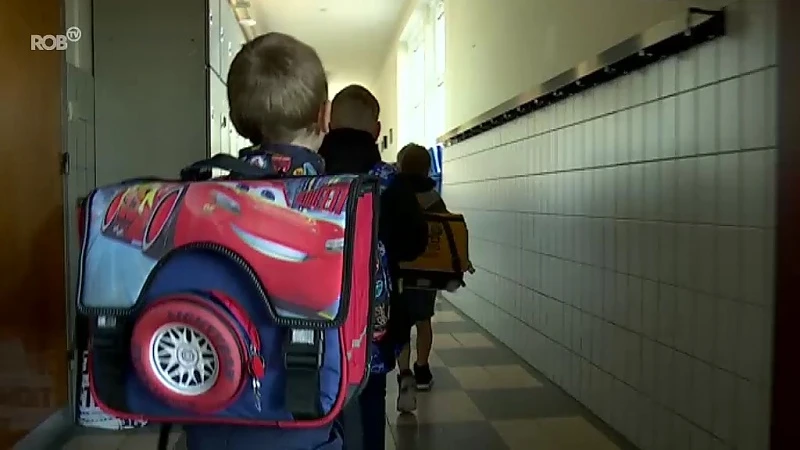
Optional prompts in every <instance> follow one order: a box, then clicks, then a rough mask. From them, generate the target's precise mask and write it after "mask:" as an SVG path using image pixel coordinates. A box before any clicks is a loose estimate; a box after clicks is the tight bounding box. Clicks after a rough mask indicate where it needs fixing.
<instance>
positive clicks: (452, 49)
mask: <svg viewBox="0 0 800 450" xmlns="http://www.w3.org/2000/svg"><path fill="white" fill-rule="evenodd" d="M726 2H727V1H726V0H669V1H660V0H499V1H498V0H445V18H446V22H447V32H446V35H447V38H446V41H447V52H446V53H447V75H446V78H445V80H446V82H445V84H446V86H447V92H448V93H452V94H453V95H450V94H448V95H447V102H446V103H447V106H446V124H447V127H446V128H447V129H448V130H450V129H452V128H455V127H457V126H460V125H461V124H463V123H464V122H466V121H468V120H470V119H472V118H473V117H476V116H478V115H479V114H481V113H483V112H484V111H487V110H489V109H491V108H493V107H495V106H497V105H499V104H501V103H503V102H504V101H506V100H508V99H510V98H512V97H514V96H515V95H517V94H519V93H520V92H522V91H524V90H526V89H529V88H530V87H532V86H534V85H538V84H539V83H541V82H543V81H546V80H548V79H550V78H551V77H553V76H555V75H557V74H558V73H560V72H562V71H564V70H567V69H570V68H572V67H573V66H575V65H576V64H577V63H579V62H581V61H583V60H584V59H586V58H588V57H590V56H594V55H596V54H597V53H599V52H601V51H603V50H605V49H607V48H609V47H611V46H613V45H616V44H618V43H619V42H621V41H622V40H624V39H627V38H628V37H630V36H632V35H633V34H635V33H638V32H640V31H642V30H645V29H647V28H649V27H650V26H652V25H655V24H657V23H659V22H661V21H663V20H665V19H669V18H672V17H674V16H675V15H676V14H678V13H680V12H682V11H684V10H685V8H686V7H687V6H688V5H689V4H691V5H692V6H706V7H711V6H716V5H719V4H722V3H726Z"/></svg>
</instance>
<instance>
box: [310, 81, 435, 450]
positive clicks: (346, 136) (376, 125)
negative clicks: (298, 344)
mask: <svg viewBox="0 0 800 450" xmlns="http://www.w3.org/2000/svg"><path fill="white" fill-rule="evenodd" d="M379 114H380V106H379V104H378V100H377V99H376V98H375V96H373V95H372V93H370V92H369V91H368V90H367V89H366V88H364V87H363V86H358V85H351V86H348V87H346V88H344V89H342V90H341V91H340V92H339V93H338V94H336V96H335V97H334V98H333V102H332V105H331V123H330V125H331V130H330V133H328V135H327V136H325V141H324V142H323V144H322V147H321V148H320V150H319V153H320V155H322V157H323V158H325V166H326V168H327V173H328V174H331V175H336V174H352V173H356V174H372V175H374V176H377V177H379V178H380V179H381V190H382V193H381V205H380V218H379V225H378V236H379V237H380V248H382V249H383V250H385V251H384V252H382V255H381V256H382V258H381V264H380V268H381V270H380V272H381V275H382V276H381V277H380V279H381V282H380V283H379V284H378V286H376V291H377V294H378V296H377V297H378V298H376V313H375V318H376V320H375V325H376V326H375V329H374V332H373V341H372V345H371V348H372V358H371V371H372V373H371V374H370V376H369V382H368V383H367V386H366V387H365V388H364V390H363V391H362V392H361V395H360V396H359V398H358V403H357V404H353V405H352V406H353V409H351V411H350V412H351V413H352V412H353V410H355V412H356V413H357V414H350V415H349V417H346V418H345V421H344V423H345V429H346V430H347V442H346V446H347V447H348V450H355V449H359V448H363V449H365V450H381V449H383V448H384V445H385V432H386V379H387V374H388V373H389V372H391V371H392V370H393V369H394V366H395V359H396V358H395V356H396V352H398V351H399V350H400V348H402V347H403V346H405V345H407V343H408V341H409V340H410V334H411V327H412V323H411V322H410V321H409V320H408V319H407V316H408V314H406V311H405V308H404V307H403V305H402V304H399V302H400V298H399V297H400V296H399V286H398V283H397V280H398V278H397V277H396V273H397V270H398V267H399V265H400V264H401V263H403V262H407V261H413V260H415V259H416V258H418V257H419V256H420V255H422V254H423V253H424V251H425V246H426V245H427V243H428V228H427V224H426V222H425V219H424V217H423V214H422V210H421V209H420V208H419V205H418V204H417V200H416V198H415V195H414V191H413V190H412V189H411V188H410V186H408V185H407V184H406V183H404V182H403V180H402V177H399V176H398V175H397V174H396V169H395V168H393V167H391V166H390V165H389V164H386V163H383V162H382V161H381V154H380V150H379V149H378V145H377V144H376V141H377V139H378V136H379V135H380V127H381V125H380V122H379V121H378V116H379ZM354 403H355V402H354ZM358 415H360V416H361V417H360V418H358V417H356V416H358ZM357 434H360V436H356V435H357ZM351 435H352V436H353V438H352V439H351Z"/></svg>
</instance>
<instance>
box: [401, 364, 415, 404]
mask: <svg viewBox="0 0 800 450" xmlns="http://www.w3.org/2000/svg"><path fill="white" fill-rule="evenodd" d="M397 385H398V386H399V389H398V392H397V410H398V411H399V412H401V413H410V412H413V411H416V410H417V389H416V386H415V385H416V381H415V379H414V372H412V371H410V370H406V371H403V372H401V373H400V374H398V375H397Z"/></svg>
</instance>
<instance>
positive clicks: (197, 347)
mask: <svg viewBox="0 0 800 450" xmlns="http://www.w3.org/2000/svg"><path fill="white" fill-rule="evenodd" d="M243 348H244V345H243V338H242V337H241V335H240V334H239V332H238V329H237V327H236V324H235V323H234V322H233V320H232V319H231V318H230V317H228V316H227V315H226V314H225V313H224V312H222V311H221V310H220V309H219V308H217V307H215V306H214V305H211V304H203V302H202V301H197V300H191V299H182V298H168V299H163V300H159V301H157V302H155V303H153V304H152V305H150V306H149V307H148V308H147V309H145V311H144V312H143V313H142V314H141V315H140V317H139V319H138V320H137V321H136V324H135V325H134V328H133V334H132V336H131V352H132V357H133V361H134V366H135V369H136V373H137V375H138V377H139V378H140V379H141V380H142V381H143V382H144V384H145V385H146V386H147V388H148V389H149V390H150V391H151V392H152V393H153V394H154V395H156V396H157V397H158V398H160V399H161V400H163V401H165V402H166V403H168V404H170V405H171V406H174V407H177V408H180V409H184V410H190V411H194V412H199V413H209V412H214V411H218V410H220V409H223V408H225V407H226V406H228V405H229V404H230V403H231V402H233V401H234V400H235V399H236V397H237V396H238V394H239V392H240V391H241V387H242V385H243V381H244V379H245V377H246V372H245V371H244V370H245V367H244V364H243V363H242V361H244V359H245V353H244V352H243Z"/></svg>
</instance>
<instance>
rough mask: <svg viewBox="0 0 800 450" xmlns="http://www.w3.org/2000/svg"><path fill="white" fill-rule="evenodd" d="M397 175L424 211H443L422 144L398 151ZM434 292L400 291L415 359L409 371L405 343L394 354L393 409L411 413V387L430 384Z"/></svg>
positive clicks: (413, 404) (408, 349)
mask: <svg viewBox="0 0 800 450" xmlns="http://www.w3.org/2000/svg"><path fill="white" fill-rule="evenodd" d="M397 162H398V168H399V171H400V173H399V174H398V175H397V176H398V177H402V178H404V179H405V182H406V183H407V184H408V185H409V186H412V188H413V190H414V192H415V193H416V196H417V201H418V202H419V205H420V206H421V207H422V209H423V210H424V211H426V212H434V213H446V212H447V207H446V206H445V203H444V200H443V199H442V197H441V196H440V195H439V193H438V192H436V190H435V187H436V182H435V181H433V180H432V179H431V178H429V176H428V175H429V173H430V169H431V157H430V154H429V153H428V150H427V149H425V147H422V146H421V145H417V144H408V145H406V146H405V147H403V148H402V149H401V150H400V153H399V154H398V160H397ZM436 295H437V291H430V290H420V289H405V290H403V292H402V294H401V300H400V302H401V303H402V304H404V305H405V307H406V308H408V311H409V312H408V314H409V315H410V319H411V320H412V321H413V322H414V324H415V326H416V327H417V345H416V350H417V360H416V362H415V363H414V366H413V370H412V368H411V366H410V363H411V346H410V344H408V345H405V346H404V347H403V350H402V351H401V353H400V356H399V357H398V361H397V364H398V367H399V369H400V373H399V374H398V375H397V379H398V381H397V382H398V384H399V386H400V389H399V395H398V398H397V410H398V411H400V412H412V411H414V410H415V409H416V406H417V405H416V396H415V394H414V392H413V390H414V387H416V389H417V390H420V391H426V390H428V389H430V388H431V386H432V385H433V374H431V369H430V366H429V365H428V358H429V357H430V354H431V346H432V345H433V329H432V326H431V319H432V318H433V315H434V307H435V304H436Z"/></svg>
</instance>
